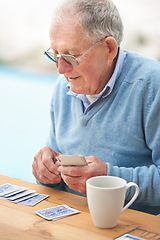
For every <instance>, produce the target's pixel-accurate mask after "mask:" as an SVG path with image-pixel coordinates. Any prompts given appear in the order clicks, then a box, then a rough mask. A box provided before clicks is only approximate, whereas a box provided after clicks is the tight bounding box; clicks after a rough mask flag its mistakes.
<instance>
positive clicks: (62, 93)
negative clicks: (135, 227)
mask: <svg viewBox="0 0 160 240" xmlns="http://www.w3.org/2000/svg"><path fill="white" fill-rule="evenodd" d="M66 86H67V81H66V79H65V78H64V77H63V76H60V78H59V79H58V81H57V84H56V87H55V89H54V94H53V99H52V102H51V121H52V124H51V129H50V136H49V139H48V143H47V146H49V147H51V148H52V149H54V150H55V151H57V152H60V153H62V154H69V155H72V154H80V155H84V156H90V155H94V156H96V157H97V158H99V159H100V160H102V161H103V162H105V163H106V164H107V166H108V175H112V176H118V177H122V178H124V179H126V181H127V182H130V181H133V182H135V183H137V184H138V186H139V188H140V194H139V197H138V199H137V200H136V201H135V203H134V204H132V206H131V207H132V208H133V209H136V210H140V211H144V212H148V213H152V214H158V213H160V64H159V63H158V62H156V61H154V60H149V59H146V58H143V57H142V56H139V55H137V54H134V53H129V52H128V53H127V58H126V62H125V65H124V67H123V69H122V72H121V74H120V76H119V78H118V79H117V81H116V83H115V86H114V88H113V91H112V93H111V94H110V95H109V96H107V97H106V98H101V99H99V100H98V101H97V102H96V103H95V105H94V106H93V108H92V109H91V110H90V111H89V112H88V113H87V114H86V115H84V113H83V106H82V102H81V100H80V99H78V98H76V97H74V96H70V95H67V92H68V89H67V87H66ZM49 186H52V187H55V188H58V189H61V190H66V191H70V192H73V191H72V190H71V189H69V188H68V186H66V185H65V184H64V182H63V181H62V182H61V183H60V184H53V185H49ZM74 193H76V192H74ZM76 194H78V193H76ZM133 194H134V189H131V190H130V191H128V192H127V196H126V201H128V200H129V199H130V198H131V197H132V196H133Z"/></svg>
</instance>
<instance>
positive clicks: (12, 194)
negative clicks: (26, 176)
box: [3, 187, 28, 198]
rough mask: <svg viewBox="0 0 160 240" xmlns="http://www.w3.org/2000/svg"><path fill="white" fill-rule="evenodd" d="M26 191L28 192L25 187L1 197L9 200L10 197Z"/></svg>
mask: <svg viewBox="0 0 160 240" xmlns="http://www.w3.org/2000/svg"><path fill="white" fill-rule="evenodd" d="M26 190H28V188H26V187H19V189H18V190H16V191H13V192H10V193H7V194H5V195H4V196H3V197H4V198H10V197H12V196H14V195H16V194H19V193H23V192H24V191H26Z"/></svg>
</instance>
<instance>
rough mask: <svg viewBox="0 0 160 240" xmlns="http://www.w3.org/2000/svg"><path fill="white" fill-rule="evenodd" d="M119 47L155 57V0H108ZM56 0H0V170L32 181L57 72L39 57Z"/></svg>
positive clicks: (159, 22)
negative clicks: (117, 24)
mask: <svg viewBox="0 0 160 240" xmlns="http://www.w3.org/2000/svg"><path fill="white" fill-rule="evenodd" d="M114 2H115V4H116V6H117V8H118V9H119V11H120V14H121V16H122V20H123V23H124V39H123V43H122V47H123V48H124V49H127V50H130V51H135V52H138V53H140V54H142V55H144V56H146V57H149V58H153V59H156V60H160V28H159V26H160V1H159V0H114ZM56 4H57V0H27V1H25V0H14V1H13V0H0V174H5V175H8V176H11V177H16V178H20V179H22V180H26V181H30V182H35V180H34V177H33V176H32V170H31V169H32V168H31V164H32V161H33V158H34V155H35V154H36V153H37V152H38V151H39V149H40V148H41V147H42V146H44V144H45V140H46V137H47V134H48V129H49V108H50V100H51V96H52V92H53V88H54V84H55V81H56V78H57V76H58V74H57V72H56V68H55V66H54V64H53V63H52V62H51V61H49V60H48V59H47V58H46V57H44V54H43V52H44V50H46V49H47V48H48V47H49V45H50V44H49V33H48V32H49V25H50V19H51V15H52V10H53V8H54V7H55V6H56Z"/></svg>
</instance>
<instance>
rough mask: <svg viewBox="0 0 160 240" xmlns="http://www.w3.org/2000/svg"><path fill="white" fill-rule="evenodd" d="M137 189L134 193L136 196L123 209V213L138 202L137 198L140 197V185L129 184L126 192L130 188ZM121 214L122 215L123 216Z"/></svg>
mask: <svg viewBox="0 0 160 240" xmlns="http://www.w3.org/2000/svg"><path fill="white" fill-rule="evenodd" d="M132 186H133V187H135V190H136V191H135V193H134V195H133V197H132V198H131V200H130V201H129V202H128V203H127V204H126V206H125V207H124V208H123V209H122V213H123V212H124V211H125V210H126V209H127V208H128V207H129V206H130V205H131V204H132V203H133V202H134V201H135V200H136V198H137V197H138V195H139V187H138V185H137V184H136V183H134V182H129V183H127V185H126V192H127V190H128V189H129V188H130V187H132ZM122 213H121V214H122Z"/></svg>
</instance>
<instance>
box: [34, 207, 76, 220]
mask: <svg viewBox="0 0 160 240" xmlns="http://www.w3.org/2000/svg"><path fill="white" fill-rule="evenodd" d="M35 213H36V214H37V215H39V216H40V217H42V218H44V219H46V220H58V219H61V218H64V217H68V216H70V215H73V214H77V213H80V211H78V210H76V209H74V208H71V207H69V206H67V205H59V206H56V207H51V208H46V209H42V210H38V211H35Z"/></svg>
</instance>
